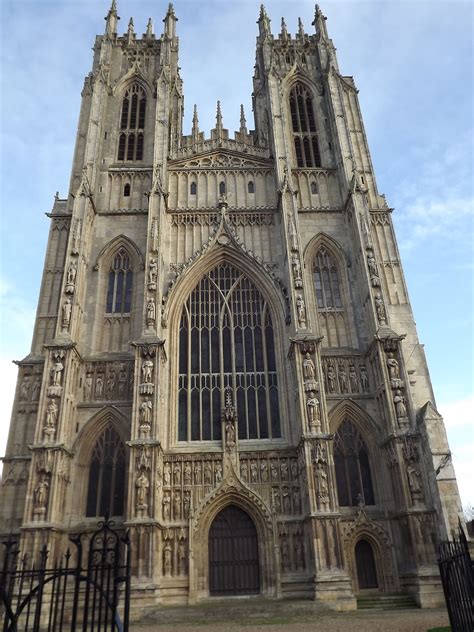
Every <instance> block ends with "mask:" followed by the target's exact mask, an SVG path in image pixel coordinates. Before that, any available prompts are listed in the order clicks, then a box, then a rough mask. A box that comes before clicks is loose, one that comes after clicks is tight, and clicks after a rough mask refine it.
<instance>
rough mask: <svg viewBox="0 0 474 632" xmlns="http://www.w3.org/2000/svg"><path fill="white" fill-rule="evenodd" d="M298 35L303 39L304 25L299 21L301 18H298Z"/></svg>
mask: <svg viewBox="0 0 474 632" xmlns="http://www.w3.org/2000/svg"><path fill="white" fill-rule="evenodd" d="M298 35H299V37H300V38H301V39H302V40H304V35H305V33H304V26H303V22H302V21H301V18H298Z"/></svg>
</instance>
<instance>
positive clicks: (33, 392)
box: [31, 377, 41, 402]
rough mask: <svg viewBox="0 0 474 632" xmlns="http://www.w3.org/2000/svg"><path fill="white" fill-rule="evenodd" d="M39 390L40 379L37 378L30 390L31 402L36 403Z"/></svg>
mask: <svg viewBox="0 0 474 632" xmlns="http://www.w3.org/2000/svg"><path fill="white" fill-rule="evenodd" d="M40 390H41V378H39V377H37V378H36V380H35V381H34V384H33V388H32V390H31V401H33V402H37V401H38V399H39V395H40Z"/></svg>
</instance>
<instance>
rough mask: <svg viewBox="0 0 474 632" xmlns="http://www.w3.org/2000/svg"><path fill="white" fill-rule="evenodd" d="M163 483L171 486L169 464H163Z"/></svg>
mask: <svg viewBox="0 0 474 632" xmlns="http://www.w3.org/2000/svg"><path fill="white" fill-rule="evenodd" d="M163 482H164V484H165V485H171V466H170V464H169V463H165V467H164V468H163Z"/></svg>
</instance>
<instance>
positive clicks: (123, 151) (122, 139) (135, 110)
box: [117, 83, 146, 161]
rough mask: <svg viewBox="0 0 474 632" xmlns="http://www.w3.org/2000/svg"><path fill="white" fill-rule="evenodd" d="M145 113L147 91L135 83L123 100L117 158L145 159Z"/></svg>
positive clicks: (128, 159)
mask: <svg viewBox="0 0 474 632" xmlns="http://www.w3.org/2000/svg"><path fill="white" fill-rule="evenodd" d="M145 113H146V95H145V91H144V90H143V88H142V87H141V86H139V85H138V84H136V83H135V84H133V85H132V86H130V88H129V89H128V90H127V91H126V92H125V95H124V97H123V100H122V112H121V116H120V136H119V144H118V152H117V160H120V161H123V160H127V161H135V160H143V142H144V135H143V131H144V129H145Z"/></svg>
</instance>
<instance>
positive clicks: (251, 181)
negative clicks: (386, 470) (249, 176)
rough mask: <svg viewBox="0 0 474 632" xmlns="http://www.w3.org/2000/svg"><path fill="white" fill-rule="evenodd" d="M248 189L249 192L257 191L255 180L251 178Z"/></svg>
mask: <svg viewBox="0 0 474 632" xmlns="http://www.w3.org/2000/svg"><path fill="white" fill-rule="evenodd" d="M247 190H248V192H249V193H255V185H254V183H253V180H249V182H248V185H247Z"/></svg>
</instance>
